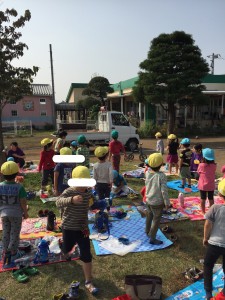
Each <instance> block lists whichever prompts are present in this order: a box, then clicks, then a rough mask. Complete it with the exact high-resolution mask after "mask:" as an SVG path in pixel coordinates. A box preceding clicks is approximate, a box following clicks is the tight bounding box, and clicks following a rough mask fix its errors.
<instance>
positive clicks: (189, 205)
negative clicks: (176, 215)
mask: <svg viewBox="0 0 225 300" xmlns="http://www.w3.org/2000/svg"><path fill="white" fill-rule="evenodd" d="M170 202H171V203H172V204H173V207H174V208H177V209H178V210H179V211H180V212H181V213H183V214H184V215H185V216H187V217H188V218H189V219H190V220H191V221H198V220H204V219H205V217H204V215H203V213H202V211H201V206H200V197H184V208H182V207H180V204H179V200H178V199H170ZM214 203H215V204H224V200H223V199H222V198H220V197H219V196H216V197H214ZM208 208H209V203H208V201H207V200H206V211H207V210H208Z"/></svg>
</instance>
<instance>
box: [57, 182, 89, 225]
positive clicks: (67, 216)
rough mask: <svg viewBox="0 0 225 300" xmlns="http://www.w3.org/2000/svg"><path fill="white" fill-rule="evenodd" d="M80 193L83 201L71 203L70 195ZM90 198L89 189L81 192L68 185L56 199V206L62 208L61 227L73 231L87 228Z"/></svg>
mask: <svg viewBox="0 0 225 300" xmlns="http://www.w3.org/2000/svg"><path fill="white" fill-rule="evenodd" d="M77 195H80V196H82V198H83V202H81V203H79V204H72V203H71V197H73V196H77ZM90 199H92V193H91V191H88V190H87V191H86V192H85V193H81V192H78V191H76V188H74V187H69V188H68V189H66V190H65V191H64V192H63V193H62V195H60V196H59V198H58V199H57V200H56V206H57V207H58V208H62V209H63V215H62V228H63V229H68V230H75V231H79V230H81V231H83V230H85V229H88V209H89V201H90Z"/></svg>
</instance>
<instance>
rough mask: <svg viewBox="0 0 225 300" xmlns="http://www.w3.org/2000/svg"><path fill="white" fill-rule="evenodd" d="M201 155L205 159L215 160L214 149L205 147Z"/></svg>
mask: <svg viewBox="0 0 225 300" xmlns="http://www.w3.org/2000/svg"><path fill="white" fill-rule="evenodd" d="M202 155H203V157H204V158H205V159H207V160H215V155H214V150H213V149H210V148H205V149H203V150H202Z"/></svg>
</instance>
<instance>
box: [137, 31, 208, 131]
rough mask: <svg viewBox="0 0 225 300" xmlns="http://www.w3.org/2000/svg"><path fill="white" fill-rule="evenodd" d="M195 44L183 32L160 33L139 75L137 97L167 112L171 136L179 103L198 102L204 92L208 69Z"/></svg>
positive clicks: (141, 65)
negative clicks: (203, 83)
mask: <svg viewBox="0 0 225 300" xmlns="http://www.w3.org/2000/svg"><path fill="white" fill-rule="evenodd" d="M194 43H195V41H194V40H193V38H192V36H191V35H189V34H186V33H185V32H184V31H174V32H173V33H171V34H165V33H163V34H160V35H159V36H158V37H157V38H154V39H153V40H152V42H151V45H150V50H149V52H148V57H147V59H145V60H144V61H143V62H141V63H140V68H141V70H143V71H140V72H139V79H138V81H137V82H136V86H135V87H134V91H133V94H134V98H135V99H136V100H138V101H139V102H147V103H151V104H156V103H157V104H160V105H161V106H162V107H163V109H165V110H167V112H168V124H167V130H168V133H172V132H174V128H175V119H176V109H177V105H178V103H179V102H180V103H183V100H182V99H186V100H187V99H191V102H192V104H194V103H195V102H198V103H199V99H200V98H201V99H202V91H203V90H204V89H205V86H203V85H202V84H201V80H202V78H203V77H204V76H206V74H207V73H208V72H209V67H208V64H207V62H206V60H205V59H204V58H203V57H202V56H201V51H200V49H199V48H198V46H196V45H195V44H194ZM186 100H185V101H186Z"/></svg>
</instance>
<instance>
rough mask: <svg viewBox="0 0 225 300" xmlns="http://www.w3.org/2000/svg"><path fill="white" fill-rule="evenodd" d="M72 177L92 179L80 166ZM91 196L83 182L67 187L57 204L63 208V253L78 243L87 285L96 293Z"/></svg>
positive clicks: (67, 252) (89, 289) (92, 292)
mask: <svg viewBox="0 0 225 300" xmlns="http://www.w3.org/2000/svg"><path fill="white" fill-rule="evenodd" d="M72 178H75V179H86V182H87V181H88V180H89V179H90V172H89V170H88V168H87V167H84V166H78V167H76V168H74V169H73V172H72ZM87 184H88V182H87ZM91 197H92V193H91V191H89V190H88V189H87V187H86V186H84V185H83V183H82V187H69V188H68V189H66V190H65V191H64V192H63V193H62V195H61V196H60V197H59V198H58V199H57V200H56V205H57V207H58V208H60V209H63V216H62V234H63V245H62V249H63V253H64V254H65V255H67V256H69V252H70V251H71V250H72V248H73V247H74V245H75V244H76V243H77V244H78V246H79V248H80V260H81V261H82V262H83V271H84V276H85V287H86V288H87V290H88V291H89V292H90V293H91V294H93V295H95V294H97V292H98V289H97V288H96V287H95V286H94V285H93V283H92V255H91V249H90V240H89V230H88V208H89V199H90V198H91Z"/></svg>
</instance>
